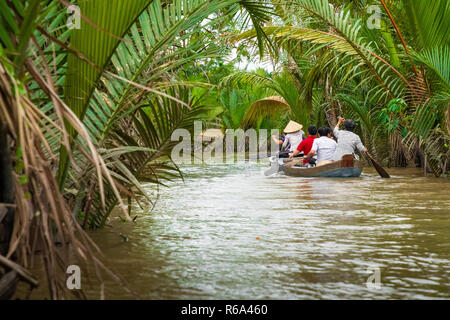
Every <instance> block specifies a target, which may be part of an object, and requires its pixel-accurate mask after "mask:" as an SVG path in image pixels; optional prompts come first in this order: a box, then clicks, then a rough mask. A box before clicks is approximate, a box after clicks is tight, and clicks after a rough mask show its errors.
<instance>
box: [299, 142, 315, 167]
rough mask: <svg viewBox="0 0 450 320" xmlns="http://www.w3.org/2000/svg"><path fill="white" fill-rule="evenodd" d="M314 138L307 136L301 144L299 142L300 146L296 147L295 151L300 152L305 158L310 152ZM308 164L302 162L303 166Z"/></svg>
mask: <svg viewBox="0 0 450 320" xmlns="http://www.w3.org/2000/svg"><path fill="white" fill-rule="evenodd" d="M315 138H316V137H315V136H309V137H308V138H306V139H305V140H303V141H302V142H300V144H299V145H298V147H297V150H298V151H300V152H302V151H303V153H304V154H305V156H306V155H307V154H308V153H309V152H310V151H311V148H312V145H313V142H314V139H315ZM306 163H308V161H305V160H303V164H306Z"/></svg>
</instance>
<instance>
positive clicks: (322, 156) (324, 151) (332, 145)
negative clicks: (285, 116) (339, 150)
mask: <svg viewBox="0 0 450 320" xmlns="http://www.w3.org/2000/svg"><path fill="white" fill-rule="evenodd" d="M311 150H314V151H315V152H316V154H317V163H319V162H320V161H324V160H333V155H334V151H335V150H336V142H335V141H334V140H333V139H330V138H328V137H320V138H317V139H314V142H313V145H312V148H311Z"/></svg>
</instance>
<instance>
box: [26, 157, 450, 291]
mask: <svg viewBox="0 0 450 320" xmlns="http://www.w3.org/2000/svg"><path fill="white" fill-rule="evenodd" d="M265 169H267V163H266V162H262V163H255V162H241V163H237V164H219V165H190V166H184V167H183V168H182V170H183V172H184V174H185V181H184V183H183V182H182V181H176V182H172V183H170V186H169V188H161V189H160V191H159V199H158V201H157V203H156V205H155V208H154V210H153V211H151V212H150V211H149V209H145V210H142V209H139V208H138V207H136V208H135V211H134V212H135V213H136V214H137V215H138V218H137V220H136V222H135V223H123V222H121V221H120V220H119V219H118V218H113V219H112V220H111V222H110V225H111V226H112V228H111V227H106V228H105V229H104V230H101V231H96V232H93V233H92V236H93V238H94V239H95V241H96V242H97V244H98V245H99V246H100V247H101V248H102V249H103V251H104V253H105V255H106V256H107V257H108V259H109V261H110V263H111V265H112V266H113V268H114V269H115V270H116V271H118V272H119V273H120V274H121V275H122V276H123V277H124V278H125V279H126V280H127V281H128V284H129V286H130V287H131V288H133V289H134V290H135V291H136V292H137V293H138V294H139V295H140V297H141V298H144V299H425V298H447V299H449V298H450V180H449V179H436V178H432V177H427V178H425V177H422V176H421V172H420V170H415V169H414V170H412V169H392V168H391V169H389V172H390V173H391V175H392V178H391V179H387V180H385V179H381V178H380V177H379V176H378V175H377V174H376V172H375V171H373V170H370V169H366V170H365V171H364V173H363V175H362V176H361V177H360V178H352V179H332V178H292V177H287V176H284V175H282V174H278V175H274V176H272V177H265V176H264V175H263V171H264V170H265ZM92 277H95V275H92ZM369 277H371V281H370V283H371V284H372V285H369V286H370V287H368V285H367V284H366V282H367V280H368V278H369ZM377 278H379V280H380V282H379V283H378V282H377V281H376V280H377ZM372 279H373V281H372ZM84 289H85V290H87V292H88V293H89V296H90V297H93V298H98V288H97V287H94V286H92V287H90V286H88V285H86V286H85V287H84ZM94 289H95V290H94ZM105 289H106V298H118V299H123V298H132V297H130V296H129V295H128V294H127V293H126V292H125V291H124V290H122V289H120V288H119V287H118V286H117V285H116V284H115V283H114V282H113V281H112V280H111V281H110V280H107V282H106V284H105ZM33 295H34V294H33Z"/></svg>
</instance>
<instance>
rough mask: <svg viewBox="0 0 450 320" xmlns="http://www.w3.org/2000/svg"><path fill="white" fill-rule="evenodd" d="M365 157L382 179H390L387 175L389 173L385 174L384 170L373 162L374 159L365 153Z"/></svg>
mask: <svg viewBox="0 0 450 320" xmlns="http://www.w3.org/2000/svg"><path fill="white" fill-rule="evenodd" d="M366 155H367V157H368V158H369V159H370V161H371V162H372V165H373V166H374V167H375V170H377V172H378V174H379V175H380V176H381V177H382V178H390V177H391V176H390V175H389V173H387V172H386V170H384V169H383V167H382V166H380V164H379V163H378V162H376V161H375V159H374V158H373V157H372V156H371V155H370V153H368V152H366Z"/></svg>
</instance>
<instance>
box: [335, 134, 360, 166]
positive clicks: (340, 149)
mask: <svg viewBox="0 0 450 320" xmlns="http://www.w3.org/2000/svg"><path fill="white" fill-rule="evenodd" d="M333 133H334V136H335V137H336V138H337V140H338V143H337V147H336V152H335V153H334V155H333V160H334V161H338V160H341V159H342V156H343V155H346V154H354V152H355V150H356V149H358V150H359V151H361V152H363V151H364V149H365V148H364V145H363V144H362V142H361V138H360V137H359V136H358V135H357V134H354V133H353V132H351V131H347V130H339V128H338V127H337V126H336V127H335V128H334V130H333Z"/></svg>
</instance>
